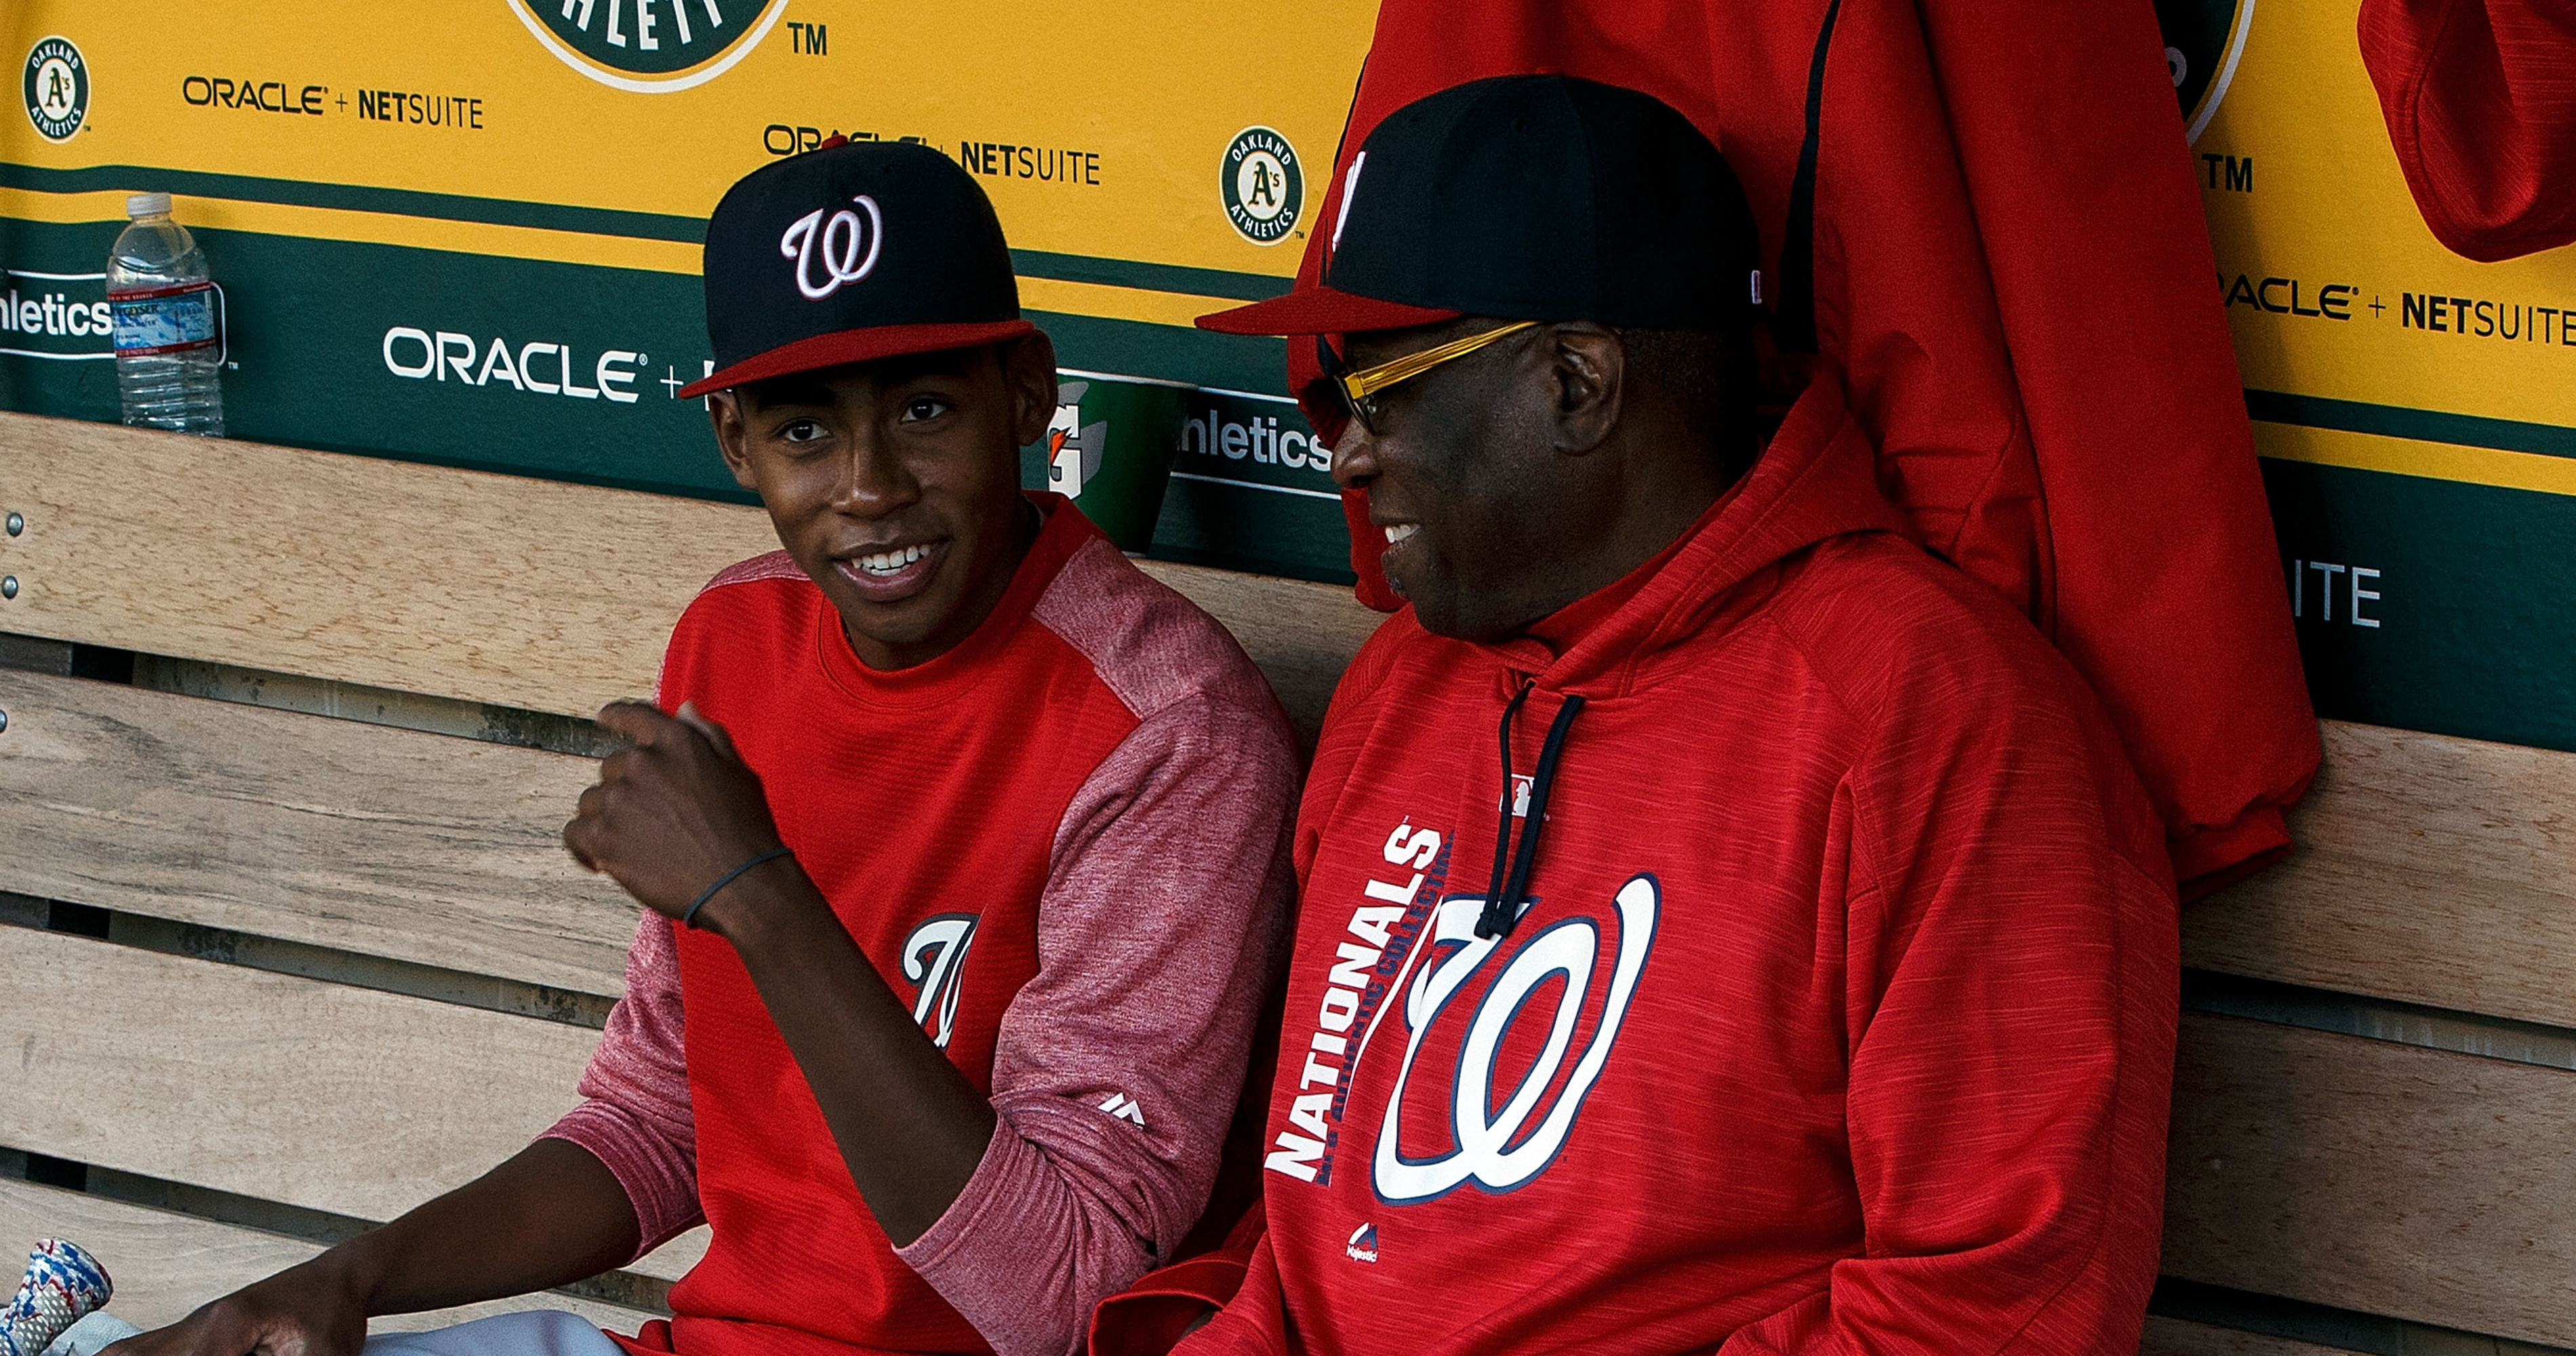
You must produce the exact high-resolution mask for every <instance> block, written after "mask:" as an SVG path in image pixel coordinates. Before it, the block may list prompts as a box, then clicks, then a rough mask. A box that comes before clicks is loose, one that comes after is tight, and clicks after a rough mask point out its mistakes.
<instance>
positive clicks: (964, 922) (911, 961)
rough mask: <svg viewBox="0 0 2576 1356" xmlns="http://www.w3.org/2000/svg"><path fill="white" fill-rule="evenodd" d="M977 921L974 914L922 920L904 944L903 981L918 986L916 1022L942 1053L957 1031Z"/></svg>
mask: <svg viewBox="0 0 2576 1356" xmlns="http://www.w3.org/2000/svg"><path fill="white" fill-rule="evenodd" d="M975 918H976V915H974V914H971V913H943V914H937V915H934V916H932V917H930V918H926V919H924V920H922V924H921V926H920V927H917V928H914V929H913V930H912V935H911V936H910V937H907V938H905V939H904V942H903V977H904V978H905V979H908V980H911V981H912V982H913V984H914V985H915V986H916V987H915V989H914V990H913V1000H912V1020H914V1021H916V1022H918V1023H920V1024H921V1029H922V1030H924V1031H926V1032H929V1033H930V1043H931V1044H933V1045H936V1046H938V1047H939V1048H940V1049H942V1050H945V1049H947V1048H948V1038H949V1036H950V1035H952V1034H954V1033H955V1031H956V1030H957V993H958V986H959V983H960V980H959V975H960V972H962V971H963V970H964V969H965V968H966V948H967V947H969V946H971V945H973V944H974V941H975Z"/></svg>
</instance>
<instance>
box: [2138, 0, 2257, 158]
mask: <svg viewBox="0 0 2576 1356" xmlns="http://www.w3.org/2000/svg"><path fill="white" fill-rule="evenodd" d="M2156 22H2157V24H2158V25H2159V26H2161V27H2162V28H2163V29H2164V34H2165V68H2166V70H2167V71H2168V72H2169V73H2170V74H2171V75H2172V76H2173V83H2174V94H2175V95H2176V96H2177V97H2179V98H2180V99H2181V100H2182V117H2183V122H2184V123H2185V124H2187V128H2188V130H2187V132H2186V136H2185V139H2186V140H2189V141H2198V140H2200V133H2201V130H2202V129H2203V128H2206V127H2207V126H2209V120H2210V118H2211V117H2212V116H2213V115H2215V114H2216V113H2217V112H2218V105H2219V103H2220V102H2221V101H2223V100H2224V99H2226V98H2227V86H2228V84H2229V82H2231V81H2233V80H2234V79H2235V78H2236V63H2237V61H2238V60H2239V59H2240V58H2242V57H2243V56H2244V55H2245V35H2246V33H2247V32H2248V31H2249V30H2251V29H2252V28H2253V26H2254V0H2156Z"/></svg>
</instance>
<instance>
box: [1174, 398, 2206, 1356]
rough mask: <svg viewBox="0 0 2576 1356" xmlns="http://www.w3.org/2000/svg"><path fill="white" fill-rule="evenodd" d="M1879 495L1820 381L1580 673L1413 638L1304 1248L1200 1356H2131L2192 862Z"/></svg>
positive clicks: (1339, 872)
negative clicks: (2179, 925)
mask: <svg viewBox="0 0 2576 1356" xmlns="http://www.w3.org/2000/svg"><path fill="white" fill-rule="evenodd" d="M1872 465H1873V463H1872V455H1871V449H1870V446H1869V442H1868V440H1867V438H1866V437H1865V436H1864V435H1863V434H1862V431H1861V429H1860V428H1859V427H1858V425H1857V424H1856V423H1855V422H1854V421H1853V420H1852V418H1851V417H1850V416H1849V415H1847V414H1846V413H1845V412H1844V410H1843V407H1842V404H1841V401H1840V394H1839V383H1838V382H1837V381H1836V380H1835V379H1834V378H1832V377H1831V376H1825V377H1822V378H1820V379H1819V380H1818V381H1817V382H1816V384H1815V386H1814V387H1813V388H1811V389H1810V390H1809V391H1808V392H1807V394H1806V395H1805V397H1804V398H1802V399H1801V401H1800V402H1799V404H1798V405H1797V407H1796V408H1795V409H1794V410H1793V411H1792V412H1791V414H1790V416H1789V420H1788V423H1787V425H1786V426H1785V427H1784V428H1783V429H1782V431H1781V433H1780V435H1779V437H1778V438H1777V439H1776V440H1775V441H1774V443H1773V444H1772V446H1771V448H1770V449H1769V451H1768V452H1767V453H1766V454H1765V456H1764V458H1763V460H1762V461H1761V462H1760V464H1759V465H1758V466H1757V467H1756V468H1755V470H1754V471H1753V472H1752V473H1751V474H1750V475H1749V476H1748V477H1747V479H1746V480H1745V481H1744V482H1743V483H1742V484H1741V486H1740V487H1739V488H1737V489H1736V490H1735V491H1733V492H1732V493H1731V494H1730V495H1729V496H1728V497H1727V498H1726V499H1724V500H1722V501H1720V503H1719V504H1718V505H1717V506H1716V507H1715V508H1714V509H1713V510H1712V511H1711V512H1710V513H1709V514H1707V515H1705V516H1704V517H1703V518H1702V519H1701V521H1700V522H1699V524H1698V525H1697V526H1695V527H1694V528H1693V529H1692V530H1691V532H1690V533H1689V535H1687V536H1686V537H1685V538H1684V539H1683V540H1682V541H1681V542H1680V543H1679V544H1678V545H1677V546H1676V547H1675V548H1674V549H1673V550H1671V551H1670V552H1668V553H1667V554H1666V555H1665V556H1664V557H1662V558H1659V559H1658V560H1657V561H1655V562H1650V563H1649V564H1648V565H1647V566H1646V567H1644V568H1643V569H1641V570H1640V571H1639V572H1638V574H1636V575H1632V576H1631V577H1630V578H1629V579H1627V580H1623V581H1621V583H1620V584H1619V585H1615V586H1613V588H1612V590H1609V591H1607V596H1606V597H1605V596H1596V598H1594V599H1590V600H1586V601H1585V602H1583V603H1578V604H1576V605H1575V606H1574V607H1573V608H1570V609H1568V610H1567V613H1565V614H1560V616H1559V617H1557V618H1553V619H1551V620H1550V622H1549V623H1547V624H1544V625H1542V626H1541V627H1538V628H1535V630H1536V631H1537V633H1538V634H1539V635H1544V636H1546V637H1548V639H1547V640H1545V641H1542V640H1540V639H1537V638H1535V637H1534V636H1522V637H1519V638H1515V639H1513V640H1511V641H1508V642H1506V643H1502V644H1498V645H1478V644H1470V643H1467V642H1463V641H1457V640H1450V639H1444V638H1441V637H1438V636H1434V635H1431V634H1429V633H1427V632H1425V631H1424V630H1423V629H1422V628H1421V627H1420V626H1418V625H1417V624H1416V623H1415V621H1414V618H1413V614H1412V613H1411V612H1410V611H1409V610H1408V611H1406V612H1402V613H1399V614H1397V615H1396V616H1395V617H1393V618H1391V619H1390V620H1389V621H1388V622H1387V623H1386V624H1385V626H1384V627H1383V628H1381V629H1380V630H1379V632H1378V633H1377V635H1376V636H1375V637H1374V638H1373V639H1371V640H1370V642H1369V643H1368V645H1367V646H1366V647H1365V648H1364V649H1363V650H1362V651H1361V653H1360V655H1359V657H1358V659H1357V660H1355V661H1354V662H1353V664H1352V666H1351V668H1350V671H1349V673H1348V675H1347V676H1346V677H1345V678H1344V679H1343V682H1342V686H1341V690H1340V692H1339V693H1338V694H1337V695H1336V697H1335V698H1334V703H1333V708H1332V711H1331V714H1330V716H1329V717H1328V719H1327V723H1326V725H1325V729H1324V732H1323V736H1322V740H1321V744H1320V746H1319V747H1318V749H1317V751H1316V757H1315V767H1314V772H1313V775H1312V777H1311V779H1310V780H1309V783H1308V788H1307V792H1306V796H1305V800H1304V803H1303V806H1302V808H1301V811H1300V815H1299V821H1298V832H1297V848H1296V850H1297V864H1298V871H1299V877H1300V882H1301V889H1302V892H1303V901H1304V902H1303V906H1302V910H1301V918H1300V922H1299V929H1298V936H1297V941H1296V945H1295V948H1294V951H1293V955H1292V960H1291V962H1290V971H1289V980H1288V984H1289V987H1288V997H1287V1008H1286V1024H1285V1029H1284V1033H1283V1036H1282V1043H1281V1047H1280V1054H1279V1060H1278V1076H1277V1079H1276V1081H1275V1083H1274V1085H1273V1089H1272V1094H1271V1104H1270V1112H1269V1122H1268V1125H1267V1127H1266V1132H1265V1139H1266V1142H1267V1147H1268V1151H1269V1152H1268V1157H1267V1161H1266V1167H1267V1171H1266V1172H1265V1173H1264V1174H1263V1182H1264V1201H1265V1207H1266V1210H1267V1214H1268V1232H1267V1234H1266V1236H1265V1237H1264V1238H1263V1240H1262V1241H1261V1243H1260V1244H1259V1246H1258V1247H1257V1248H1256V1249H1254V1251H1253V1252H1252V1255H1251V1258H1250V1261H1249V1267H1248V1271H1247V1274H1246V1276H1245V1279H1244V1282H1243V1285H1242V1288H1241V1290H1240V1292H1239V1293H1238V1294H1237V1295H1236V1296H1235V1298H1234V1300H1233V1302H1232V1303H1231V1304H1229V1305H1228V1306H1227V1307H1226V1309H1225V1310H1224V1311H1223V1312H1222V1313H1220V1314H1219V1315H1218V1316H1217V1318H1216V1319H1215V1320H1214V1321H1213V1322H1212V1323H1210V1324H1209V1325H1208V1326H1207V1327H1206V1328H1205V1329H1203V1330H1202V1331H1201V1332H1200V1333H1199V1334H1198V1335H1197V1336H1195V1337H1193V1338H1191V1339H1189V1340H1188V1341H1186V1342H1185V1343H1184V1344H1183V1346H1182V1347H1181V1350H1182V1351H1184V1352H1187V1353H1190V1356H1215V1354H1216V1353H1252V1352H1289V1351H1298V1352H1307V1351H1312V1352H1345V1351H1347V1352H1408V1353H1442V1352H1459V1353H1465V1352H1496V1351H1558V1350H1575V1349H1579V1350H1582V1351H1585V1352H1606V1353H1618V1352H1637V1353H1648V1352H1683V1351H1707V1350H1712V1349H1716V1350H1722V1351H1724V1352H1726V1353H1729V1354H1730V1356H1738V1354H1749V1353H1754V1352H1798V1353H1824V1352H1862V1351H1869V1352H1894V1351H1906V1352H1961V1353H1976V1356H1988V1353H1995V1352H2012V1353H2038V1352H2066V1353H2094V1352H2106V1351H2115V1350H2131V1351H2134V1350H2136V1347H2137V1342H2138V1334H2139V1327H2140V1323H2141V1319H2142V1316H2143V1314H2144V1310H2145V1305H2146V1298H2147V1291H2148V1288H2149V1286H2150V1285H2151V1284H2152V1282H2153V1279H2154V1275H2155V1267H2156V1253H2157V1237H2158V1225H2159V1218H2160V1215H2161V1209H2160V1207H2161V1204H2162V1199H2163V1180H2164V1137H2165V1115H2166V1107H2167V1098H2168V1094H2169V1089H2170V1076H2171V1069H2172V1057H2173V1041H2174V1024H2175V1008H2176V997H2175V994H2176V982H2177V975H2176V967H2177V960H2176V954H2175V953H2176V942H2175V902H2174V892H2173V881H2172V877H2171V875H2170V871H2169V868H2168V865H2167V859H2166V855H2165V850H2164V842H2165V836H2164V831H2163V828H2162V826H2161V824H2160V823H2159V821H2158V818H2157V816H2156V813H2155V811H2154V809H2153V808H2152V807H2151V805H2150V804H2149V802H2148V800H2147V798H2146V795H2145V793H2144V792H2143V791H2142V789H2141V788H2140V786H2139V783H2138V779H2137V776H2136V774H2135V773H2134V772H2133V771H2132V770H2131V768H2130V766H2129V764H2128V761H2127V759H2126V758H2125V756H2124V755H2123V754H2122V752H2121V748H2120V743H2119V739H2118V736H2117V734H2116V733H2115V732H2114V731H2113V729H2112V728H2111V726H2110V724H2109V722H2108V721H2107V720H2106V719H2105V717H2104V716H2103V714H2102V712H2101V709H2100V707H2099V704H2098V703H2097V701H2096V700H2095V698H2094V697H2093V696H2092V694H2091V693H2090V692H2089V691H2088V690H2087V689H2086V687H2085V686H2084V684H2083V682H2082V681H2081V680H2080V679H2079V678H2078V677H2077V676H2076V674H2075V671H2074V670H2073V669H2072V668H2071V667H2070V666H2069V665H2068V664H2067V662H2066V660H2065V659H2064V658H2063V657H2062V656H2060V655H2059V654H2057V653H2056V652H2055V651H2054V650H2052V649H2051V648H2050V647H2049V646H2048V644H2047V643H2046V642H2045V641H2044V640H2042V639H2041V638H2040V636H2039V634H2038V633H2037V632H2036V631H2034V630H2033V629H2032V628H2031V625H2030V623H2029V622H2028V621H2027V620H2025V619H2024V618H2023V617H2022V616H2021V615H2019V614H2018V613H2017V612H2016V611H2015V610H2014V609H2013V608H2012V606H2011V605H2010V604H2009V603H2007V602H2005V601H2004V600H2003V599H2002V598H2001V597H1999V596H1998V595H1997V594H1996V593H1995V592H1994V591H1993V590H1992V589H1990V588H1987V587H1985V586H1983V585H1981V584H1978V583H1976V582H1974V581H1972V580H1970V579H1968V578H1967V577H1965V576H1964V575H1962V574H1960V573H1959V572H1958V571H1956V570H1955V569H1953V568H1951V567H1949V566H1947V565H1944V564H1942V563H1940V562H1938V561H1936V560H1934V559H1933V558H1932V557H1930V556H1929V555H1927V554H1926V553H1925V552H1923V551H1922V550H1921V549H1920V548H1919V547H1917V546H1915V545H1913V544H1912V543H1911V542H1910V541H1908V540H1907V538H1906V537H1904V536H1903V535H1901V534H1900V532H1899V530H1898V529H1899V525H1900V519H1899V516H1898V514H1897V513H1896V511H1895V510H1894V509H1892V508H1891V507H1890V506H1889V505H1888V503H1887V502H1886V501H1885V500H1884V499H1883V498H1882V497H1881V496H1880V494H1879V492H1878V490H1877V488H1876V485H1875V484H1874V482H1873V472H1872ZM1498 731H1501V732H1507V737H1508V740H1509V747H1510V754H1509V760H1510V761H1509V768H1510V771H1509V774H1508V775H1507V773H1506V771H1505V766H1504V754H1503V751H1502V748H1501V747H1500V746H1499V744H1498ZM1507 787H1508V788H1510V789H1509V791H1508V792H1507V790H1506V788H1507ZM1506 807H1509V808H1508V811H1507V809H1506ZM1501 829H1508V830H1509V833H1510V841H1509V842H1508V843H1507V844H1504V845H1502V846H1501V847H1498V846H1497V842H1496V839H1497V834H1498V830H1501ZM1506 877H1508V878H1511V879H1513V880H1517V881H1522V882H1525V890H1526V895H1527V897H1528V901H1529V902H1528V903H1527V905H1526V906H1525V908H1524V909H1523V910H1522V911H1520V912H1519V913H1518V916H1517V918H1516V919H1511V920H1509V921H1510V924H1511V925H1510V927H1509V930H1508V932H1506V933H1504V934H1503V935H1500V936H1495V937H1487V936H1483V935H1480V929H1482V928H1484V926H1485V925H1487V924H1492V923H1500V922H1503V921H1505V920H1504V919H1503V918H1502V917H1500V915H1501V914H1504V913H1507V912H1508V911H1507V910H1497V909H1492V908H1489V906H1488V903H1487V901H1488V900H1489V899H1492V898H1496V897H1497V892H1496V891H1495V889H1494V882H1495V881H1496V880H1497V879H1501V878H1506ZM1499 897H1501V898H1505V899H1514V898H1519V897H1521V892H1520V891H1516V890H1513V889H1512V888H1510V886H1509V885H1508V884H1507V885H1506V886H1505V888H1504V889H1503V890H1502V891H1501V892H1499Z"/></svg>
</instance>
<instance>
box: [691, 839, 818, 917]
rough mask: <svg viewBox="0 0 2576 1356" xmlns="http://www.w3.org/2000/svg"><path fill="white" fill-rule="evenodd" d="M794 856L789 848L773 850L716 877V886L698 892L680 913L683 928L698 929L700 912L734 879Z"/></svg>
mask: <svg viewBox="0 0 2576 1356" xmlns="http://www.w3.org/2000/svg"><path fill="white" fill-rule="evenodd" d="M794 855H795V853H794V852H792V851H791V850H789V849H787V848H783V847H782V848H771V849H770V850H769V851H767V852H763V853H760V854H758V855H756V856H753V857H751V858H750V859H748V860H746V861H744V862H743V864H742V865H740V866H737V867H735V868H734V869H733V870H731V871H728V872H726V873H724V874H723V875H721V876H718V877H716V883H715V884H713V885H710V886H708V887H707V888H705V889H703V890H700V891H699V892H698V897H697V898H696V899H693V900H690V901H689V907H687V908H686V909H683V910H681V911H680V924H681V926H683V927H692V928H693V927H696V926H697V925H698V910H700V909H703V908H705V907H706V906H707V901H708V900H710V899H713V898H715V897H716V891H718V890H721V889H723V888H725V887H726V886H728V885H731V884H733V879H734V877H736V876H739V875H741V874H742V873H743V872H745V871H749V870H750V869H752V868H753V867H755V866H758V865H760V864H761V863H762V862H774V861H776V860H778V859H779V858H781V857H792V856H794Z"/></svg>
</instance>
